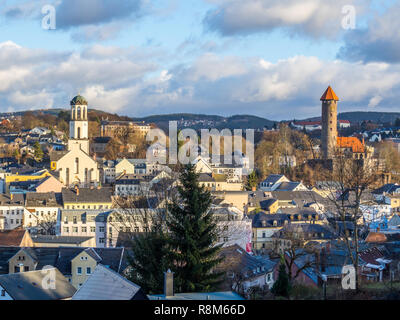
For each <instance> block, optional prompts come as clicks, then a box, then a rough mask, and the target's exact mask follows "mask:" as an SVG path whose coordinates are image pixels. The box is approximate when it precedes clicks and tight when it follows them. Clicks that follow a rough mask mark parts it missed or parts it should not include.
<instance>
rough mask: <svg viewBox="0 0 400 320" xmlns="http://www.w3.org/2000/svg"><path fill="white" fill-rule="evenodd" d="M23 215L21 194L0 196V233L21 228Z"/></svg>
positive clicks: (23, 208) (24, 210)
mask: <svg viewBox="0 0 400 320" xmlns="http://www.w3.org/2000/svg"><path fill="white" fill-rule="evenodd" d="M25 213H26V209H25V206H24V196H23V195H22V194H16V195H13V194H10V195H6V194H0V231H3V230H13V229H15V228H18V227H20V226H22V224H23V219H24V214H25Z"/></svg>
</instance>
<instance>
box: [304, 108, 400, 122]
mask: <svg viewBox="0 0 400 320" xmlns="http://www.w3.org/2000/svg"><path fill="white" fill-rule="evenodd" d="M397 118H400V112H373V111H351V112H342V113H339V114H338V119H340V120H349V121H350V122H351V123H360V122H362V121H372V122H375V123H389V122H391V123H394V121H395V120H396V119H397ZM320 119H321V117H313V118H307V119H304V120H305V121H315V120H320Z"/></svg>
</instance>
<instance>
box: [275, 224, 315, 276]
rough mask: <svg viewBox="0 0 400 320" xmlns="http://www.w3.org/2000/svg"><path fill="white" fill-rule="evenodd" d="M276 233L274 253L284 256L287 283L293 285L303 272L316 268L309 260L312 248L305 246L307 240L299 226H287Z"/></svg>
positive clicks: (310, 259) (312, 261)
mask: <svg viewBox="0 0 400 320" xmlns="http://www.w3.org/2000/svg"><path fill="white" fill-rule="evenodd" d="M278 233H279V238H277V239H275V240H274V244H275V245H274V247H275V252H278V253H281V254H283V255H284V259H283V260H284V262H285V265H286V269H287V273H288V277H289V282H290V283H293V281H295V279H296V278H297V277H298V276H299V275H300V273H301V272H302V271H303V270H306V269H308V268H313V267H315V266H316V262H315V261H314V260H313V259H312V258H311V257H312V253H313V248H312V247H310V246H307V242H308V239H307V237H306V235H305V234H304V232H303V230H302V228H301V227H300V226H296V225H288V226H286V227H285V228H283V229H282V230H281V231H280V232H278ZM300 260H301V263H299V262H300ZM296 262H297V263H296ZM295 266H296V268H295Z"/></svg>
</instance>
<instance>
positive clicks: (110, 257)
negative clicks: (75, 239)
mask: <svg viewBox="0 0 400 320" xmlns="http://www.w3.org/2000/svg"><path fill="white" fill-rule="evenodd" d="M93 250H94V251H95V252H96V253H97V254H98V255H99V256H100V257H101V261H100V262H101V264H102V265H104V266H106V267H109V268H111V269H113V270H114V271H116V272H118V273H120V272H122V271H123V270H124V269H125V268H126V267H127V266H128V262H127V251H126V249H125V248H93Z"/></svg>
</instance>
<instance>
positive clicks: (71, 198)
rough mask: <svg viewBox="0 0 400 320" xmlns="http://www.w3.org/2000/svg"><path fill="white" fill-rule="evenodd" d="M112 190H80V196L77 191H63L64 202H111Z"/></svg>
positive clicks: (64, 189)
mask: <svg viewBox="0 0 400 320" xmlns="http://www.w3.org/2000/svg"><path fill="white" fill-rule="evenodd" d="M111 195H112V188H100V189H96V188H94V189H90V188H79V195H78V194H77V191H76V190H75V189H72V190H71V189H68V188H63V189H62V198H63V202H64V203H66V202H81V203H82V202H83V203H84V202H103V203H104V202H111Z"/></svg>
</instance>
